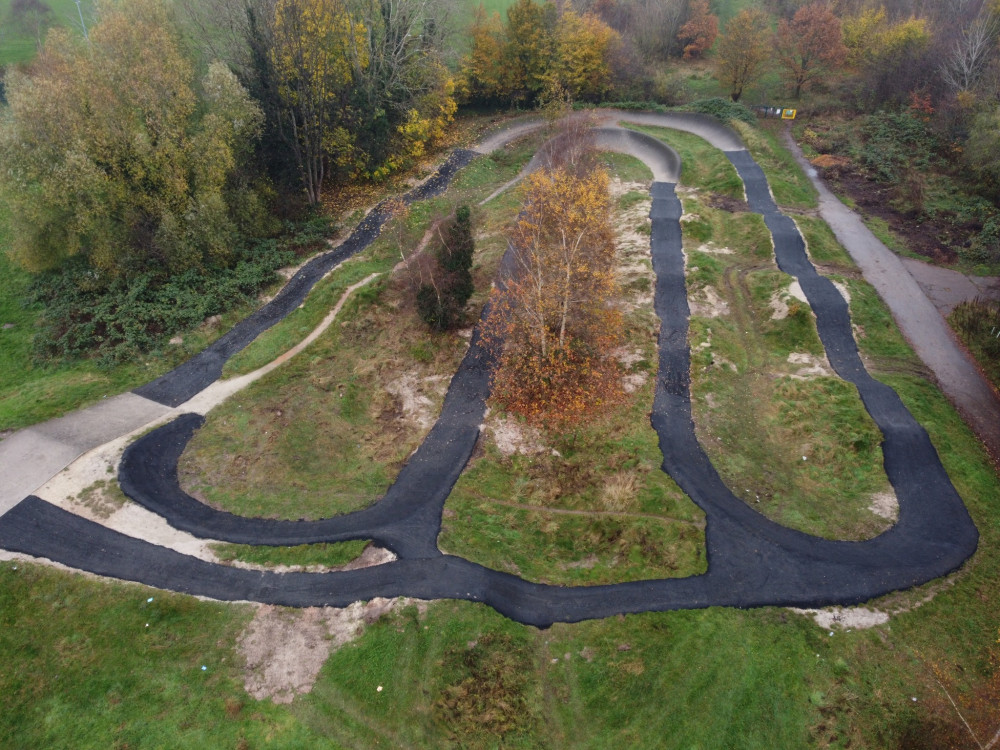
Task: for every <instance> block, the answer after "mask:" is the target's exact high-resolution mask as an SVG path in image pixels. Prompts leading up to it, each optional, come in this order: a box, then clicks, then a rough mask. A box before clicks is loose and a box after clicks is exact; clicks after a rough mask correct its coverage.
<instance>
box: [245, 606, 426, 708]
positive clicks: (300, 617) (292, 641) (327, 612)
mask: <svg viewBox="0 0 1000 750" xmlns="http://www.w3.org/2000/svg"><path fill="white" fill-rule="evenodd" d="M414 601H415V600H413V599H404V598H399V599H382V598H375V599H372V600H371V601H369V602H355V603H354V604H351V605H350V606H348V607H343V608H336V607H308V608H305V609H286V608H282V607H274V606H271V605H262V606H260V607H258V608H257V614H256V615H255V616H254V618H253V620H252V621H251V622H250V624H249V625H248V626H247V629H246V630H245V631H244V632H243V634H242V635H241V636H240V638H239V640H238V641H237V644H236V645H237V650H238V652H239V653H240V655H241V656H243V658H244V659H245V660H246V670H245V672H244V687H245V689H246V691H247V692H248V693H249V694H250V695H251V696H253V697H254V698H256V699H257V700H264V699H266V698H270V699H271V700H272V701H273V702H274V703H291V702H292V699H293V698H294V697H295V696H296V695H300V694H302V693H308V692H310V691H311V690H312V687H313V685H314V684H315V682H316V676H317V675H318V674H319V670H320V669H322V667H323V664H324V663H325V662H326V660H327V658H328V657H329V656H330V654H331V653H333V652H334V651H336V650H337V649H339V648H341V647H342V646H344V645H345V644H347V643H350V642H351V641H352V640H354V639H355V638H358V637H359V636H360V635H361V634H362V633H363V632H364V629H365V626H366V625H372V624H374V623H376V622H378V620H379V619H381V618H382V617H383V616H385V615H386V614H388V613H390V612H392V611H394V610H397V609H402V608H403V607H406V606H408V605H409V604H412V603H413V602H414Z"/></svg>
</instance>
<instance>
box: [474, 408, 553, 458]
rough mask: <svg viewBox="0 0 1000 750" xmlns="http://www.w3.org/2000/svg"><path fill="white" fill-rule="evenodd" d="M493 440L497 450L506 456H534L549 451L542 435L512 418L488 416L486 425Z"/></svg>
mask: <svg viewBox="0 0 1000 750" xmlns="http://www.w3.org/2000/svg"><path fill="white" fill-rule="evenodd" d="M484 426H485V428H486V431H487V434H489V435H490V436H491V437H492V438H493V442H494V444H495V445H496V447H497V450H499V451H500V453H501V454H502V455H504V456H513V455H514V454H515V453H520V454H522V455H524V456H532V455H535V454H537V453H544V452H545V451H547V450H548V448H546V446H545V443H544V442H543V441H542V433H541V432H540V431H539V430H538V429H537V428H535V427H532V426H531V425H529V424H523V423H521V422H518V421H517V420H516V419H513V418H511V417H500V416H493V415H487V417H486V424H485V425H484Z"/></svg>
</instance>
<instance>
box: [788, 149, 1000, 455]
mask: <svg viewBox="0 0 1000 750" xmlns="http://www.w3.org/2000/svg"><path fill="white" fill-rule="evenodd" d="M785 142H786V144H787V145H788V147H789V149H791V151H792V153H793V154H795V158H796V159H797V160H798V162H799V164H800V165H802V168H803V169H805V170H806V174H808V175H809V178H810V179H811V180H812V183H813V185H814V186H815V187H816V190H818V191H819V213H820V216H822V217H823V220H824V221H825V222H826V223H827V224H829V225H830V228H831V229H833V232H834V234H836V235H837V239H838V240H840V244H841V245H843V246H844V247H845V248H846V249H847V252H848V253H850V255H851V257H852V258H853V259H854V262H855V263H857V264H858V267H859V268H860V269H861V271H862V273H863V274H864V276H865V280H867V281H868V283H870V284H871V285H872V286H874V287H875V289H876V291H878V293H879V296H880V297H882V299H883V300H884V301H885V303H886V305H888V307H889V310H890V311H891V312H892V316H893V317H894V318H895V319H896V323H897V324H898V325H899V329H900V330H901V331H902V332H903V336H905V337H906V340H907V341H908V342H910V345H911V346H912V347H913V349H914V351H915V352H916V353H917V356H918V357H920V359H922V360H923V361H924V364H926V365H927V366H928V367H929V368H930V370H931V372H933V373H934V377H935V378H936V379H937V381H938V386H939V387H940V388H941V390H942V391H943V392H944V394H945V395H946V396H947V397H948V398H949V399H950V400H951V402H952V403H953V404H955V406H956V408H957V409H958V410H959V412H960V413H961V414H962V416H963V418H964V419H965V421H966V423H967V424H968V425H969V426H970V427H971V428H972V429H973V431H974V432H975V433H976V434H977V435H978V436H979V439H980V440H982V441H983V444H984V445H985V446H986V449H987V450H988V451H989V453H990V455H991V457H992V458H993V460H994V461H1000V398H998V397H997V394H996V393H995V392H994V391H993V389H992V388H991V387H990V385H989V383H988V382H987V381H986V379H985V378H984V377H983V376H982V374H981V373H980V372H979V370H978V368H977V367H976V365H975V363H974V362H973V361H972V359H971V358H970V357H969V355H968V354H966V353H965V351H964V350H963V349H962V348H961V347H960V346H959V345H958V343H957V341H956V340H955V335H954V334H953V333H952V331H951V329H950V328H949V327H948V324H947V323H946V322H945V320H944V318H942V317H941V313H940V312H938V310H937V308H936V307H935V306H934V303H932V302H931V301H930V300H929V299H928V298H927V295H926V294H925V293H924V291H923V289H921V288H920V285H919V284H918V283H917V281H916V279H914V278H913V276H912V275H911V274H910V272H909V271H908V270H907V267H906V264H905V263H904V262H903V261H902V260H900V258H899V257H898V256H897V255H896V254H895V253H893V252H892V251H891V250H890V249H889V248H887V247H886V246H885V245H884V244H883V243H882V242H881V241H880V240H879V239H878V237H876V236H875V235H874V234H872V232H871V230H870V229H868V227H866V226H865V224H864V222H863V221H862V220H861V217H860V216H858V214H857V213H855V212H854V211H852V210H851V209H849V208H848V207H847V206H845V205H844V204H843V203H842V202H841V201H840V199H839V198H837V196H835V195H834V194H833V193H832V192H830V190H829V189H828V188H827V187H826V185H825V184H824V183H823V181H822V180H821V179H820V178H819V174H818V173H817V171H816V168H815V167H813V166H812V165H811V164H810V163H809V162H808V160H807V159H806V158H805V156H803V154H802V149H800V148H799V146H798V144H797V143H795V141H794V140H793V139H792V137H791V136H790V135H789V134H788V133H787V132H786V133H785Z"/></svg>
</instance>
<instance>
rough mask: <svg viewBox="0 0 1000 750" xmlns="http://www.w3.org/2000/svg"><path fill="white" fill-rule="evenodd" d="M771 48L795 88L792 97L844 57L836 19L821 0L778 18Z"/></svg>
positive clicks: (844, 50) (796, 95)
mask: <svg viewBox="0 0 1000 750" xmlns="http://www.w3.org/2000/svg"><path fill="white" fill-rule="evenodd" d="M775 49H776V51H777V58H778V64H779V65H780V66H781V68H782V69H783V73H784V77H785V79H786V80H787V81H788V83H789V84H790V85H791V86H792V87H793V88H794V89H795V98H796V99H798V98H799V96H800V95H801V94H802V89H803V88H805V87H807V86H809V85H810V84H812V83H814V82H816V81H818V80H820V79H821V78H822V77H823V76H824V75H826V74H827V73H829V72H830V71H831V70H833V69H835V68H838V67H840V66H841V65H843V64H844V61H845V60H846V59H847V47H845V46H844V40H843V32H842V30H841V27H840V19H838V18H837V17H836V16H835V15H834V14H833V11H831V10H830V7H829V6H828V5H827V4H826V3H825V2H822V1H818V2H814V3H811V4H809V5H803V6H802V7H801V8H799V9H798V10H797V11H796V12H795V16H794V17H793V18H792V20H791V21H788V20H787V19H784V18H783V19H781V22H780V23H779V24H778V35H777V38H776V39H775Z"/></svg>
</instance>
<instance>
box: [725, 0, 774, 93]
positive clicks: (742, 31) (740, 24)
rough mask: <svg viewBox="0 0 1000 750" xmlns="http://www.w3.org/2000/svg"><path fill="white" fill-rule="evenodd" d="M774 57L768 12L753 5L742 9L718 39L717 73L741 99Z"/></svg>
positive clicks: (730, 91) (727, 86)
mask: <svg viewBox="0 0 1000 750" xmlns="http://www.w3.org/2000/svg"><path fill="white" fill-rule="evenodd" d="M770 60H771V32H770V27H769V25H768V18H767V14H766V13H765V12H764V11H763V10H761V9H760V8H757V7H754V6H751V7H749V8H744V9H743V10H742V11H740V12H739V13H738V14H737V15H736V17H735V18H733V19H732V20H731V21H730V22H729V24H728V25H727V26H726V31H725V33H724V34H723V35H722V36H721V37H720V38H719V40H718V42H716V56H715V66H716V76H717V77H718V79H719V82H720V83H721V84H722V85H723V86H725V87H726V88H727V89H728V90H729V96H730V98H732V100H733V101H734V102H738V101H739V100H740V97H741V96H743V91H744V89H746V87H747V86H750V85H752V84H753V83H755V82H756V81H757V80H758V79H759V78H760V77H761V75H763V73H764V70H765V68H766V67H767V65H768V63H769V62H770Z"/></svg>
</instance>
